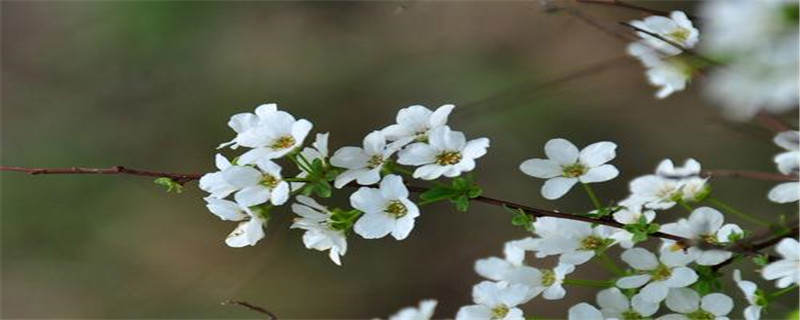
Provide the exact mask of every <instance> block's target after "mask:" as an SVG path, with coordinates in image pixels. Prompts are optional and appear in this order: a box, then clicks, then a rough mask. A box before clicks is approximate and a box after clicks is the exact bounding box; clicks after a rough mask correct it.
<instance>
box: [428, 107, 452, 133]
mask: <svg viewBox="0 0 800 320" xmlns="http://www.w3.org/2000/svg"><path fill="white" fill-rule="evenodd" d="M455 107H456V106H454V105H452V104H446V105H443V106H441V107H439V108H437V109H436V111H434V112H433V113H432V114H431V117H430V120H429V122H428V124H429V126H430V127H431V128H436V127H438V126H443V125H445V124H447V117H448V116H449V115H450V112H452V111H453V108H455Z"/></svg>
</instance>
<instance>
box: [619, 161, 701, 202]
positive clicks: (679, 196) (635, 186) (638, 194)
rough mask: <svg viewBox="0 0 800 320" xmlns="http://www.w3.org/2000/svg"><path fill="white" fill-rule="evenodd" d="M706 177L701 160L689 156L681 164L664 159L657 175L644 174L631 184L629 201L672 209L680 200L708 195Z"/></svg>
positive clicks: (685, 200) (694, 200)
mask: <svg viewBox="0 0 800 320" xmlns="http://www.w3.org/2000/svg"><path fill="white" fill-rule="evenodd" d="M707 181H708V179H707V178H701V177H700V163H699V162H697V160H694V159H688V160H686V162H685V163H684V164H683V166H682V167H676V166H675V165H674V164H673V163H672V160H670V159H664V160H662V161H661V162H660V163H659V164H658V167H657V168H656V174H651V175H646V176H641V177H638V178H636V179H633V180H632V181H631V183H630V192H631V195H630V198H629V199H630V200H629V201H632V202H635V203H641V204H642V205H644V206H645V207H646V208H650V209H669V208H672V207H673V206H674V205H675V204H676V203H677V202H679V201H684V202H696V201H699V200H702V198H703V197H705V196H706V195H707V194H708V186H707V185H706V182H707Z"/></svg>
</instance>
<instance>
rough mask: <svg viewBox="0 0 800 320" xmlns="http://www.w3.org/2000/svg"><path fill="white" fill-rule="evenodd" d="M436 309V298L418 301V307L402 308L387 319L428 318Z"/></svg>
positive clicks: (421, 319)
mask: <svg viewBox="0 0 800 320" xmlns="http://www.w3.org/2000/svg"><path fill="white" fill-rule="evenodd" d="M435 309H436V300H423V301H420V303H419V307H416V308H414V307H408V308H403V309H401V310H400V311H398V312H397V313H395V314H393V315H392V316H390V317H389V320H430V319H431V318H432V317H433V311H434V310H435Z"/></svg>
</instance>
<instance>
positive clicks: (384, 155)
mask: <svg viewBox="0 0 800 320" xmlns="http://www.w3.org/2000/svg"><path fill="white" fill-rule="evenodd" d="M395 151H397V148H396V147H394V146H392V145H389V146H387V145H386V139H385V138H384V136H383V133H381V132H380V131H373V132H372V133H370V134H368V135H367V136H366V137H364V148H358V147H343V148H341V149H339V150H336V152H335V153H334V154H333V157H331V164H332V165H334V166H337V167H340V168H345V169H347V170H345V171H344V172H342V173H341V174H339V176H337V177H336V181H335V182H334V186H335V187H336V188H341V187H344V185H346V184H348V183H350V182H351V181H353V180H356V181H357V182H358V183H359V184H361V185H371V184H375V183H378V181H380V180H381V169H382V168H383V165H384V163H386V161H387V160H388V159H389V157H391V156H392V154H394V153H395Z"/></svg>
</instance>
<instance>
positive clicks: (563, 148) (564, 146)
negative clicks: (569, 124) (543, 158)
mask: <svg viewBox="0 0 800 320" xmlns="http://www.w3.org/2000/svg"><path fill="white" fill-rule="evenodd" d="M544 153H545V154H546V155H547V157H548V158H550V159H552V160H554V161H555V162H558V163H560V164H574V163H575V162H576V161H578V154H579V151H578V147H576V146H575V145H574V144H572V142H569V141H567V140H565V139H561V138H558V139H552V140H550V141H547V143H546V144H545V145H544Z"/></svg>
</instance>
